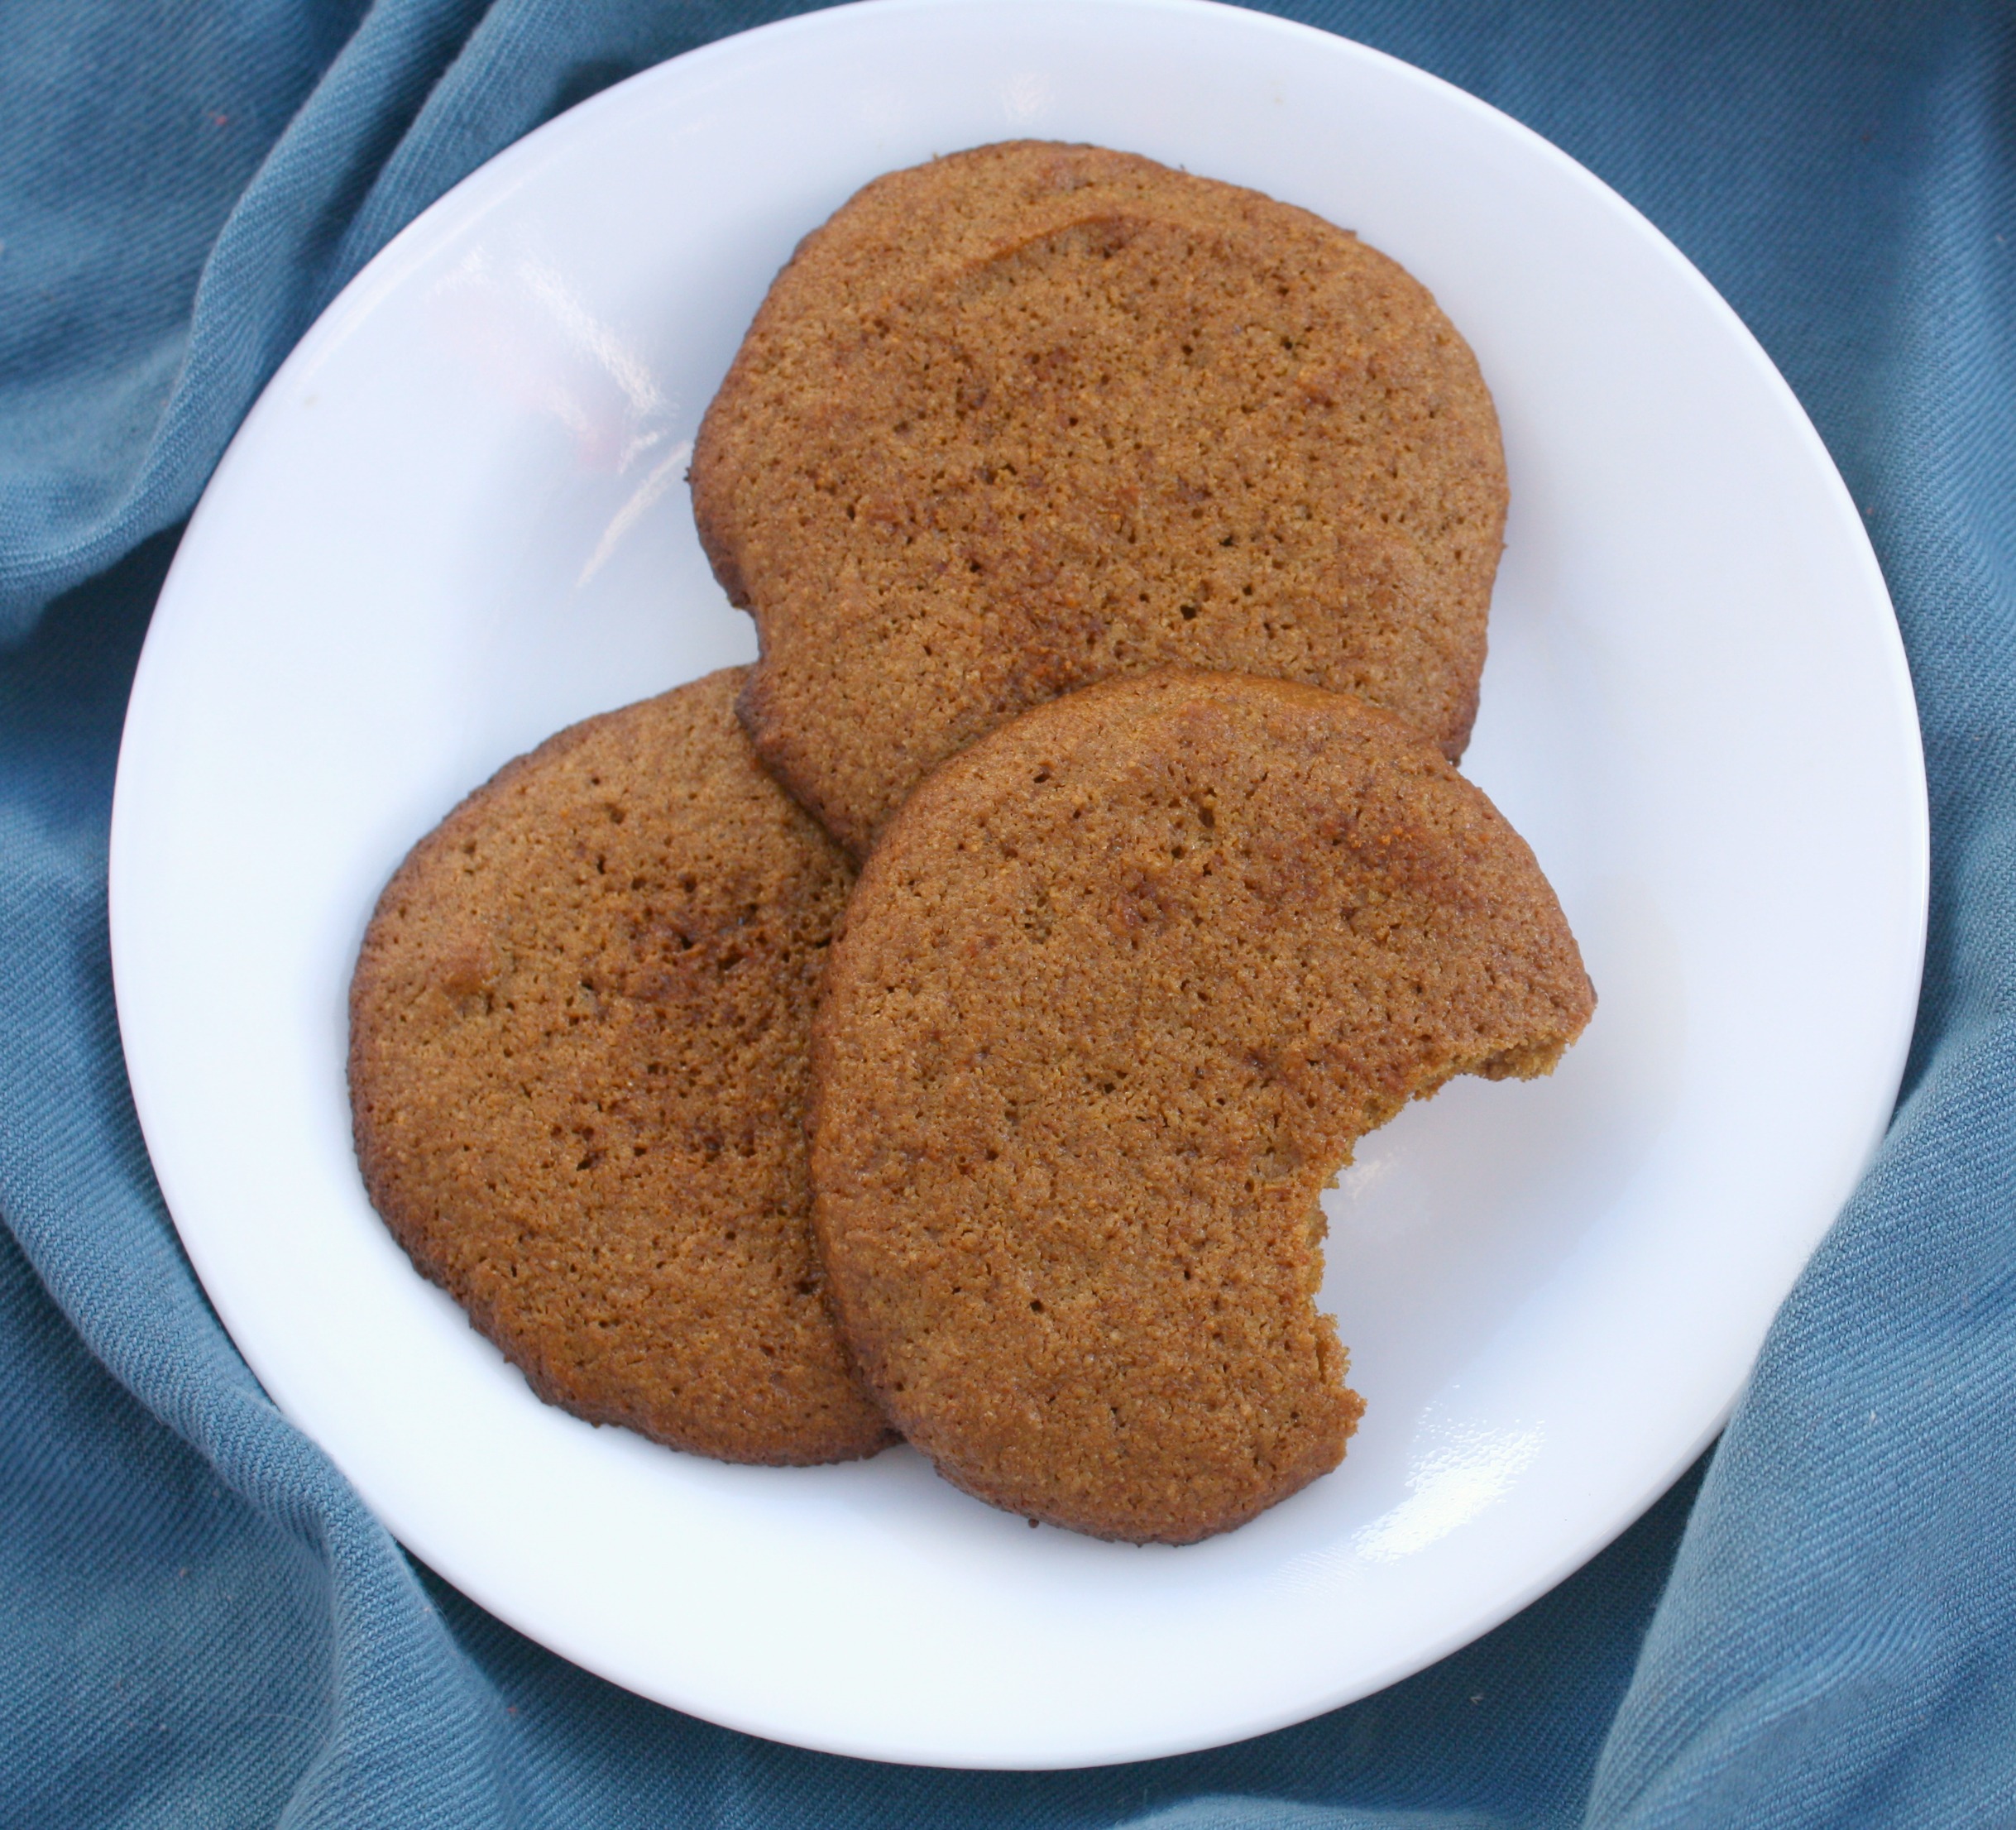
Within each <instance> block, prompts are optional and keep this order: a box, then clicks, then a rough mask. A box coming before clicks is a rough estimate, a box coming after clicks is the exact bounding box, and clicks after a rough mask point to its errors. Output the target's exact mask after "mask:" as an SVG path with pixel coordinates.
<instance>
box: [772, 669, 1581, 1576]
mask: <svg viewBox="0 0 2016 1830" xmlns="http://www.w3.org/2000/svg"><path fill="white" fill-rule="evenodd" d="M1594 1004H1595V999H1594V994H1593V993H1592V991H1591V989H1590V986H1589V981H1588V979H1587V976H1586V975H1585V974H1584V972H1583V967H1582V962H1581V958H1580V956H1579V954H1578V951H1577V949H1576V946H1575V941H1574V938H1573V936H1572V935H1571V934H1570V932H1569V931H1568V925H1567V922H1565V921H1564V919H1563V916H1562V913H1561V910H1560V907H1559V903H1557V901H1556V900H1555V898H1554V893H1553V891H1552V890H1551V889H1549V885H1548V884H1547V880H1546V879H1545V878H1544V876H1543V875H1542V874H1541V872H1540V867H1539V865H1537V864H1536V863H1535V860H1534V857H1533V855H1532V853H1531V851H1530V850H1529V849H1528V848H1527V846H1526V845H1525V842H1524V841H1522V840H1520V837H1519V836H1518V835H1517V834H1516V832H1515V831H1513V830H1512V828H1511V826H1509V825H1508V824H1507V823H1506V821H1505V819H1504V818H1503V817H1502V816H1501V815H1500V814H1499V813H1498V812H1497V811H1496V809H1495V808H1494V807H1492V804H1491V802H1489V801H1488V800H1487V799H1486V798H1485V797H1484V796H1483V794H1482V793H1480V792H1479V791H1478V790H1477V788H1473V787H1472V786H1471V785H1470V783H1468V782H1466V781H1465V780H1464V779H1463V778H1462V776H1460V775H1459V774H1458V773H1457V772H1456V770H1455V769H1453V767H1452V766H1451V765H1450V764H1449V762H1448V761H1447V760H1446V759H1444V757H1443V756H1442V755H1441V754H1440V753H1439V750H1436V749H1435V748H1434V746H1433V745H1430V744H1429V743H1427V742H1426V741H1425V740H1423V739H1422V738H1420V736H1419V735H1417V734H1416V733H1415V732H1414V731H1412V730H1411V729H1410V727H1408V726H1405V725H1403V724H1402V723H1401V721H1399V720H1397V719H1396V718H1394V717H1392V716H1390V715H1389V714H1387V713H1385V712H1382V711H1377V710H1376V709H1375V708H1373V707H1369V706H1367V705H1366V704H1364V703H1363V702H1361V701H1359V700H1357V699H1353V698H1350V697H1345V696H1342V695H1338V694H1334V693H1329V692H1323V691H1321V690H1319V689H1317V688H1314V687H1306V686H1304V685H1301V684H1300V683H1290V682H1283V681H1274V680H1262V679H1256V678H1245V677H1241V676H1237V675H1228V674H1207V673H1188V672H1180V671H1169V670H1166V671H1163V672H1160V673H1152V674H1148V675H1145V676H1135V677H1131V678H1126V679H1122V680H1116V681H1111V682H1108V683H1105V684H1104V685H1101V686H1097V687H1092V688H1090V689H1089V690H1087V691H1085V692H1080V693H1076V694H1074V695H1072V696H1071V697H1067V698H1064V699H1060V700H1057V701H1055V702H1051V704H1048V705H1046V706H1043V707H1039V708H1038V709H1037V710H1035V711H1030V712H1027V713H1026V714H1024V715H1023V716H1022V717H1021V718H1019V719H1018V720H1016V721H1014V722H1013V723H1011V724H1009V725H1007V726H1004V727H1003V729H1001V730H999V731H996V732H994V734H993V735H991V736H989V737H987V738H985V739H984V740H981V741H980V742H979V743H978V744H976V745H974V746H973V747H972V748H971V749H970V750H967V751H966V752H965V754H964V755H960V756H958V757H955V759H952V760H951V762H949V763H947V764H944V765H943V766H942V767H941V769H938V770H937V771H936V773H935V774H932V775H931V776H930V777H929V778H927V779H926V781H925V782H924V783H923V784H922V786H921V787H920V788H918V789H917V793H915V794H914V795H913V796H912V798H910V800H909V802H907V804H906V805H905V807H903V810H902V812H899V813H898V815H897V816H896V817H895V818H894V820H893V821H892V822H891V823H890V825H889V826H888V829H887V830H886V831H885V832H884V834H883V837H882V839H881V841H880V842H879V845H878V846H877V847H876V849H875V851H874V855H872V856H871V857H870V859H869V862H868V864H867V865H866V866H865V868H864V871H863V873H862V876H861V879H860V883H859V884H858V885H857V887H856V889H855V894H854V898H853V900H852V902H851V903H850V905H849V908H848V913H847V919H846V923H845V932H844V933H843V935H842V937H841V938H840V941H838V943H837V944H836V946H835V948H834V951H833V957H832V960H831V962H830V964H829V965H828V968H827V973H826V984H825V989H824V991H823V993H822V997H821V1006H820V1010H819V1013H818V1016H817V1018H816V1022H815V1024H814V1028H813V1052H812V1059H813V1079H814V1086H815V1094H814V1101H813V1109H814V1119H813V1125H814V1128H813V1140H812V1184H813V1190H814V1205H813V1217H814V1224H815V1226H816V1230H817V1234H818V1237H819V1241H820V1245H821V1251H822V1253H823V1254H824V1257H825V1260H826V1268H827V1274H828V1277H829V1278H830V1280H831V1288H832V1291H833V1295H834V1300H835V1304H836V1308H837V1310H838V1311H839V1314H840V1321H841V1325H842V1327H843V1328H844V1329H845V1332H846V1334H847V1337H848V1339H849V1341H850V1344H851V1345H852V1347H853V1349H854V1350H855V1356H856V1358H857V1360H858V1362H859V1363H860V1366H861V1368H862V1370H863V1372H864V1374H865V1375H866V1377H867V1379H868V1382H869V1385H870V1387H872V1388H873V1389H874V1392H876V1394H877V1396H879V1398H880V1399H881V1401H882V1402H883V1407H884V1409H885V1410H886V1411H888V1415H889V1416H890V1418H891V1419H892V1420H893V1421H894V1422H895V1423H896V1424H897V1425H898V1427H899V1428H900V1429H901V1430H903V1433H904V1435H906V1436H907V1437H908V1438H909V1439H910V1440H911V1441H912V1442H913V1443H915V1444H917V1446H918V1447H919V1448H920V1449H922V1450H923V1451H924V1452H925V1453H926V1454H928V1455H929V1456H930V1457H931V1459H932V1460H933V1461H934V1462H936V1464H937V1466H938V1468H939V1469H940V1470H941V1472H942V1473H944V1474H946V1476H947V1477H949V1478H951V1480H953V1481H954V1482H955V1483H957V1484H958V1485H960V1487H964V1488H965V1489H966V1490H967V1491H968V1492H971V1493H974V1494H976V1495H977V1496H979V1497H980V1498H982V1499H984V1500H988V1501H990V1502H993V1503H994V1505H997V1506H1000V1507H1007V1508H1009V1509H1010V1510H1012V1511H1017V1512H1021V1513H1024V1514H1026V1515H1027V1516H1029V1517H1031V1518H1034V1519H1042V1520H1047V1521H1051V1522H1052V1523H1054V1524H1057V1525H1061V1526H1069V1527H1070V1528H1072V1529H1074V1530H1076V1531H1085V1532H1089V1533H1091V1534H1093V1535H1096V1536H1099V1537H1104V1538H1116V1539H1124V1540H1136V1541H1148V1540H1156V1541H1161V1542H1166V1543H1177V1544H1180V1543H1184V1542H1187V1541H1189V1540H1194V1539H1197V1538H1201V1537H1204V1536H1207V1535H1210V1534H1211V1533H1214V1532H1218V1531H1226V1530H1228V1529H1229V1528H1230V1527H1232V1526H1236V1525H1238V1524H1240V1523H1241V1522H1242V1521H1245V1520H1247V1519H1249V1518H1251V1517H1252V1516H1253V1515H1254V1514H1256V1513H1257V1512H1259V1511H1261V1510H1262V1509H1263V1508H1264V1507H1268V1506H1271V1505H1272V1504H1274V1503H1275V1502H1276V1501H1278V1500H1281V1499H1282V1498H1284V1497H1286V1496H1287V1495H1289V1494H1291V1493H1293V1492H1295V1490H1296V1489H1297V1488H1299V1487H1302V1486H1303V1485H1305V1483H1308V1482H1309V1481H1311V1480H1313V1479H1314V1478H1316V1477H1317V1476H1318V1475H1320V1474H1322V1473H1326V1472H1327V1471H1328V1470H1329V1469H1330V1468H1334V1467H1335V1466H1336V1465H1337V1464H1338V1461H1339V1460H1340V1459H1341V1458H1342V1457H1343V1453H1344V1445H1345V1440H1346V1438H1348V1436H1349V1435H1351V1433H1352V1430H1353V1428H1354V1426H1355V1425H1356V1424H1357V1421H1358V1416H1359V1412H1360V1411H1361V1409H1362V1406H1361V1404H1360V1401H1359V1399H1358V1396H1356V1395H1355V1394H1354V1393H1353V1392H1351V1391H1350V1390H1348V1388H1347V1387H1346V1386H1345V1383H1344V1376H1345V1372H1346V1357H1345V1353H1344V1350H1343V1348H1342V1347H1341V1346H1340V1344H1338V1338H1337V1334H1336V1328H1335V1324H1334V1321H1333V1320H1331V1319H1330V1318H1329V1317H1328V1316H1325V1315H1319V1313H1318V1311H1317V1308H1316V1298H1317V1292H1318V1289H1319V1285H1320V1282H1321V1278H1322V1257H1321V1252H1320V1249H1319V1239H1320V1237H1321V1234H1322V1230H1323V1222H1322V1217H1321V1212H1320V1209H1319V1205H1318V1203H1319V1195H1320V1194H1321V1191H1322V1190H1323V1189H1324V1186H1326V1184H1328V1183H1329V1181H1330V1180H1331V1178H1332V1177H1333V1176H1334V1175H1335V1173H1336V1172H1337V1171H1338V1168H1339V1167H1342V1166H1343V1165H1344V1164H1346V1163H1348V1162H1349V1161H1350V1159H1351V1152H1352V1147H1353V1143H1354V1142H1355V1141H1356V1140H1357V1139H1358V1138H1359V1137H1360V1136H1362V1134H1363V1133H1366V1132H1367V1131H1370V1130H1371V1129H1372V1128H1374V1127H1375V1126H1377V1125H1380V1124H1382V1123H1385V1122H1386V1120H1387V1119H1390V1118H1391V1117H1392V1116H1393V1114H1395V1113H1396V1112H1397V1111H1398V1110H1399V1109H1401V1106H1402V1105H1403V1104H1405V1102H1406V1101H1407V1100H1408V1099H1420V1098H1425V1097H1427V1096H1428V1095H1430V1094H1432V1093H1433V1092H1434V1090H1436V1089H1437V1088H1438V1087H1439V1086H1440V1085H1442V1084H1443V1082H1444V1081H1445V1080H1448V1079H1449V1077H1450V1076H1451V1075H1457V1074H1481V1075H1486V1076H1487V1077H1491V1078H1501V1077H1504V1076H1506V1075H1518V1076H1521V1077H1525V1076H1530V1075H1539V1074H1544V1073H1546V1072H1548V1071H1550V1070H1551V1069H1552V1067H1553V1066H1554V1063H1555V1061H1557V1060H1558V1059H1559V1056H1560V1054H1561V1052H1562V1051H1563V1049H1564V1048H1565V1047H1568V1044H1569V1043H1570V1042H1572V1041H1573V1039H1574V1038H1575V1037H1576V1036H1577V1035H1578V1033H1579V1032H1581V1030H1582V1028H1583V1025H1584V1024H1585V1023H1587V1021H1588V1020H1589V1017H1590V1014H1591V1013H1592V1009H1593V1008H1594Z"/></svg>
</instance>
